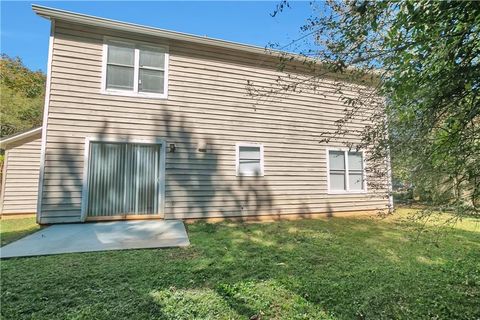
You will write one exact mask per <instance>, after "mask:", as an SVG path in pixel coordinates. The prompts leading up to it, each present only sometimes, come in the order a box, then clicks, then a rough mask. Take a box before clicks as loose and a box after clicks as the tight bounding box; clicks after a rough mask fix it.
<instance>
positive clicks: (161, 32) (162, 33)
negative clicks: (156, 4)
mask: <svg viewBox="0 0 480 320" xmlns="http://www.w3.org/2000/svg"><path fill="white" fill-rule="evenodd" d="M32 10H33V11H34V12H35V13H36V14H37V15H39V16H41V17H44V18H46V19H59V20H66V21H71V22H76V23H80V24H86V25H91V26H96V27H103V28H109V29H115V30H120V31H127V32H135V33H142V34H147V35H151V36H156V37H162V38H167V39H172V40H180V41H188V42H194V43H199V44H203V45H210V46H216V47H222V48H228V49H233V50H241V51H246V52H250V53H256V54H266V53H274V54H278V55H291V56H295V57H298V58H302V59H305V58H307V59H311V58H308V57H304V56H302V55H299V54H295V53H289V52H286V51H279V50H274V49H268V48H266V47H265V48H263V47H259V46H254V45H248V44H242V43H238V42H233V41H226V40H221V39H215V38H207V37H202V36H197V35H193V34H189V33H183V32H177V31H170V30H165V29H160V28H153V27H148V26H144V25H139V24H135V23H129V22H122V21H118V20H113V19H107V18H101V17H96V16H91V15H86V14H82V13H76V12H72V11H67V10H61V9H55V8H50V7H45V6H40V5H37V4H32Z"/></svg>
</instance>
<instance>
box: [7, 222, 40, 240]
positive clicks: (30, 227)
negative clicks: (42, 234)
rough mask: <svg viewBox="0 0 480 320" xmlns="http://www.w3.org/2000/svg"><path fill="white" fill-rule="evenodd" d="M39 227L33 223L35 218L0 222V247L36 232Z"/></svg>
mask: <svg viewBox="0 0 480 320" xmlns="http://www.w3.org/2000/svg"><path fill="white" fill-rule="evenodd" d="M38 229H40V227H39V226H38V225H37V224H36V223H35V217H31V218H18V219H2V220H0V240H1V245H2V246H3V245H5V244H7V243H10V242H12V241H15V240H18V239H20V238H22V237H23V236H25V235H27V234H29V233H32V232H33V231H37V230H38Z"/></svg>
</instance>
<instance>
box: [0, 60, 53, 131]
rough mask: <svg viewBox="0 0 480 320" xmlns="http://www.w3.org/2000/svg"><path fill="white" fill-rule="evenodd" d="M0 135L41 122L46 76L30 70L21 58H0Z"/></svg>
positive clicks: (37, 124)
mask: <svg viewBox="0 0 480 320" xmlns="http://www.w3.org/2000/svg"><path fill="white" fill-rule="evenodd" d="M0 90H1V91H0V92H1V96H0V104H1V114H0V123H1V130H0V135H1V136H2V137H3V136H6V135H11V134H14V133H16V132H19V131H23V130H27V129H31V128H33V127H37V126H40V125H41V124H42V109H43V104H44V97H45V75H44V74H43V73H42V72H41V71H31V70H29V69H28V68H27V67H25V66H24V65H23V63H22V60H21V59H20V58H18V57H17V58H14V59H13V58H10V57H9V56H7V55H5V54H2V56H1V59H0Z"/></svg>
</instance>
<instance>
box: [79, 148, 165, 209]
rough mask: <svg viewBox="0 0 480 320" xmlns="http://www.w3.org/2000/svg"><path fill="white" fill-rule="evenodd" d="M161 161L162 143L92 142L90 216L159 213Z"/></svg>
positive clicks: (89, 167) (90, 156) (90, 155)
mask: <svg viewBox="0 0 480 320" xmlns="http://www.w3.org/2000/svg"><path fill="white" fill-rule="evenodd" d="M160 161H161V145H160V144H139V143H116V142H91V143H90V149H89V164H88V203H87V216H88V217H105V216H107V217H108V216H127V215H152V214H157V213H158V212H159V204H160V182H161V181H160V177H161V175H160Z"/></svg>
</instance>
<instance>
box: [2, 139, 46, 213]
mask: <svg viewBox="0 0 480 320" xmlns="http://www.w3.org/2000/svg"><path fill="white" fill-rule="evenodd" d="M41 143H42V140H41V134H40V133H39V134H36V135H35V136H33V137H29V138H26V139H24V140H21V141H17V142H14V143H12V144H11V145H8V146H7V147H6V150H5V168H4V181H3V186H2V187H3V188H2V201H1V213H2V215H3V214H5V215H7V214H22V213H36V212H37V195H38V173H39V168H40V147H41Z"/></svg>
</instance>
